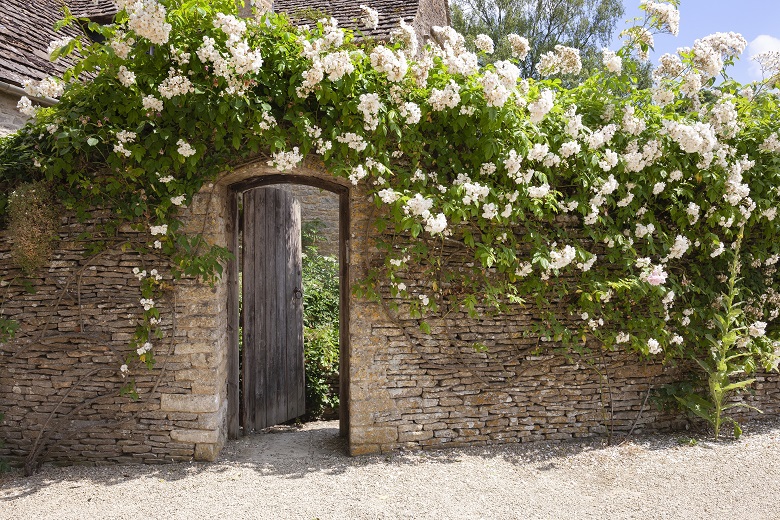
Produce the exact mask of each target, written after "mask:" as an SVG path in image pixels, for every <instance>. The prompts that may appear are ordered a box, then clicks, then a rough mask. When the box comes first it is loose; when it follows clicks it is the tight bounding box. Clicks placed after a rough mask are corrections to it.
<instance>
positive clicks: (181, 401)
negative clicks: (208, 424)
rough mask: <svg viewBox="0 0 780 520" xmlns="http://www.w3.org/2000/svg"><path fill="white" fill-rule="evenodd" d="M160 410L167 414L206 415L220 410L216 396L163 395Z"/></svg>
mask: <svg viewBox="0 0 780 520" xmlns="http://www.w3.org/2000/svg"><path fill="white" fill-rule="evenodd" d="M160 410H163V411H166V412H189V413H204V412H216V411H217V410H219V397H218V396H216V395H189V394H162V395H161V396H160Z"/></svg>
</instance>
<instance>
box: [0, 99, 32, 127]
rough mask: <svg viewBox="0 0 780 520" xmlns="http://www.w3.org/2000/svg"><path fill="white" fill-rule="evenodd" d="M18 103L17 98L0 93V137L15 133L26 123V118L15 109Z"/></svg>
mask: <svg viewBox="0 0 780 520" xmlns="http://www.w3.org/2000/svg"><path fill="white" fill-rule="evenodd" d="M18 102H19V97H18V96H13V95H11V94H8V93H6V92H0V137H3V136H4V135H8V134H10V133H12V132H15V131H16V130H18V129H19V128H21V127H22V125H24V122H25V121H27V118H26V117H25V116H23V115H22V114H21V113H20V112H19V110H17V109H16V104H17V103H18Z"/></svg>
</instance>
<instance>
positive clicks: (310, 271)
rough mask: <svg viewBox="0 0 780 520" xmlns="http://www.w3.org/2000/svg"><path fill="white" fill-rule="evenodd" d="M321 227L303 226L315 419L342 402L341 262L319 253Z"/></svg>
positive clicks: (309, 390)
mask: <svg viewBox="0 0 780 520" xmlns="http://www.w3.org/2000/svg"><path fill="white" fill-rule="evenodd" d="M321 226H322V224H321V223H320V222H318V221H314V222H308V223H306V224H304V226H303V229H302V239H303V342H304V358H305V361H306V415H307V417H308V418H311V419H316V418H319V417H321V416H322V413H323V411H324V410H325V409H326V408H335V407H337V406H338V404H339V396H338V395H337V394H336V393H335V392H334V391H333V389H332V388H331V384H330V383H331V381H333V380H334V379H336V378H338V374H339V265H338V261H337V260H336V259H335V258H333V257H330V256H323V255H322V254H321V253H320V252H319V249H318V247H317V243H318V242H319V241H320V235H319V228H320V227H321Z"/></svg>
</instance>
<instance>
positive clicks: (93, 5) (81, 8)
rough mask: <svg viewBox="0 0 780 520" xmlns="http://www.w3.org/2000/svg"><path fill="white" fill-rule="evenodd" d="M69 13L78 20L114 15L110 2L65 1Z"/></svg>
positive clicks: (107, 0) (94, 0) (114, 11)
mask: <svg viewBox="0 0 780 520" xmlns="http://www.w3.org/2000/svg"><path fill="white" fill-rule="evenodd" d="M67 4H68V7H69V8H70V12H71V13H73V16H76V17H79V18H92V19H95V18H106V17H113V16H114V15H115V14H116V4H115V3H114V2H113V1H112V0H67Z"/></svg>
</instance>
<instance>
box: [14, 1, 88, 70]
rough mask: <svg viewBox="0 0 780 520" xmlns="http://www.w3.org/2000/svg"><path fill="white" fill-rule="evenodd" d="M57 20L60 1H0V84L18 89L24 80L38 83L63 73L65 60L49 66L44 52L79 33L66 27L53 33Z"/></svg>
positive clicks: (59, 12) (59, 13)
mask: <svg viewBox="0 0 780 520" xmlns="http://www.w3.org/2000/svg"><path fill="white" fill-rule="evenodd" d="M80 1H81V2H82V3H85V0H80ZM86 1H90V2H91V0H86ZM60 19H62V2H61V0H60V1H57V0H0V81H4V82H6V83H12V84H16V85H21V84H22V81H24V80H25V79H36V80H39V79H43V78H45V77H48V76H57V75H61V74H62V73H63V72H64V71H65V69H66V68H67V67H68V66H69V65H70V63H69V62H68V60H66V59H61V60H57V61H55V62H51V61H49V55H48V54H47V52H46V49H47V48H48V46H49V43H50V42H51V41H53V40H57V39H61V38H65V37H67V36H75V35H76V34H78V32H79V29H77V28H74V27H68V28H65V29H63V30H62V31H60V32H57V33H55V32H54V29H53V26H54V24H55V23H56V22H57V21H58V20H60Z"/></svg>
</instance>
